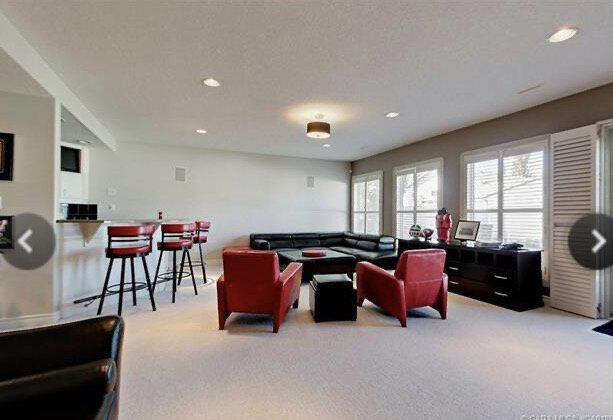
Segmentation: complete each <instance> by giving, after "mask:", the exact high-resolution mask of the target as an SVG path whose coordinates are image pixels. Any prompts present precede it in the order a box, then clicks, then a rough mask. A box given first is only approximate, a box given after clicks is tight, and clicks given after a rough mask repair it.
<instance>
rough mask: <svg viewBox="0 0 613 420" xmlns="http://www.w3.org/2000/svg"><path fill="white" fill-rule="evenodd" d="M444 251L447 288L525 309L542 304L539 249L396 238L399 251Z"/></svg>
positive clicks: (511, 307)
mask: <svg viewBox="0 0 613 420" xmlns="http://www.w3.org/2000/svg"><path fill="white" fill-rule="evenodd" d="M427 248H439V249H444V250H445V251H446V252H447V260H446V262H445V273H447V276H448V277H449V291H450V292H454V293H458V294H461V295H464V296H468V297H471V298H475V299H478V300H481V301H484V302H488V303H492V304H494V305H498V306H502V307H505V308H509V309H513V310H515V311H525V310H528V309H534V308H538V307H540V306H543V296H542V294H543V292H542V289H543V287H542V282H543V279H542V273H541V251H535V250H515V251H513V250H499V249H491V248H482V247H476V246H472V245H461V244H459V243H457V244H456V243H444V242H436V241H424V240H423V239H407V240H405V239H399V240H398V255H400V254H401V253H402V252H404V251H406V250H410V249H427Z"/></svg>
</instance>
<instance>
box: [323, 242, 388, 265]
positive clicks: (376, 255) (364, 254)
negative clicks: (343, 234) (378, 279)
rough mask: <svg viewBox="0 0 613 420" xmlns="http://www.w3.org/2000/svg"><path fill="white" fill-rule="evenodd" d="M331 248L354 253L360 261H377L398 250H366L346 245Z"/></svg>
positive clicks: (350, 253)
mask: <svg viewBox="0 0 613 420" xmlns="http://www.w3.org/2000/svg"><path fill="white" fill-rule="evenodd" d="M330 249H332V250H334V251H337V252H343V253H345V254H349V255H353V256H354V257H356V258H357V259H358V261H369V262H373V263H374V262H375V261H377V260H378V259H380V258H387V257H392V258H394V257H395V256H396V251H393V250H392V251H364V250H362V249H358V248H351V247H344V246H333V247H331V248H330Z"/></svg>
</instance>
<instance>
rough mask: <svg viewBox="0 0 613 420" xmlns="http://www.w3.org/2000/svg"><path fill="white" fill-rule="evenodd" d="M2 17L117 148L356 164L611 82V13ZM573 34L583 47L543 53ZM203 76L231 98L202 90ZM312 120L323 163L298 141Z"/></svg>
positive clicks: (588, 9)
mask: <svg viewBox="0 0 613 420" xmlns="http://www.w3.org/2000/svg"><path fill="white" fill-rule="evenodd" d="M0 10H1V11H2V12H3V13H4V14H5V15H6V16H7V18H8V19H9V20H10V21H11V22H12V23H13V24H14V25H15V26H16V27H17V28H18V29H19V30H20V31H21V33H22V35H23V36H24V37H25V38H26V39H27V40H28V41H29V42H30V43H31V44H32V45H33V46H34V48H35V49H37V50H38V52H39V53H40V54H41V55H42V56H43V58H45V59H46V60H47V61H48V63H49V64H50V65H51V67H52V68H53V69H54V70H55V71H56V72H57V73H58V75H59V76H60V77H62V78H63V80H64V81H65V83H66V84H67V85H68V86H69V87H70V88H71V89H72V90H73V91H74V92H75V93H76V95H77V96H78V97H79V98H80V99H81V100H82V101H83V103H85V104H86V105H87V106H88V107H89V109H90V110H91V111H92V112H93V113H94V114H95V115H96V116H97V117H98V119H99V120H100V121H101V122H102V123H103V124H104V125H105V126H106V127H107V128H108V129H109V130H110V131H111V133H112V134H113V135H114V136H115V137H116V138H117V140H118V141H120V142H121V141H140V142H151V143H167V144H177V145H190V146H197V147H205V148H215V149H224V150H236V151H244V152H257V153H266V154H276V155H288V156H301V157H312V158H323V159H338V160H355V159H358V158H362V157H365V156H369V155H373V154H375V153H379V152H382V151H384V150H388V149H392V148H394V147H396V146H399V145H403V144H407V143H410V142H413V141H417V140H420V139H424V138H427V137H430V136H433V135H436V134H439V133H443V132H446V131H450V130H453V129H457V128H460V127H463V126H467V125H470V124H474V123H477V122H480V121H485V120H488V119H491V118H494V117H497V116H501V115H504V114H508V113H511V112H514V111H518V110H521V109H524V108H528V107H531V106H534V105H537V104H540V103H544V102H547V101H550V100H552V99H555V98H559V97H563V96H566V95H569V94H572V93H575V92H579V91H582V90H585V89H589V88H592V87H595V86H599V85H602V84H605V83H609V82H613V54H611V45H613V22H612V21H613V19H612V18H613V2H611V1H591V2H580V3H579V2H561V1H544V0H541V1H532V2H531V1H522V2H516V1H513V2H489V1H488V2H486V1H482V2H475V1H453V2H452V1H447V2H424V1H407V0H399V1H375V0H373V1H349V0H348V1H326V2H320V1H287V0H285V1H263V0H262V1H232V2H229V1H221V0H220V1H209V2H191V3H188V2H170V1H130V2H125V1H105V2H100V1H89V0H87V1H79V2H74V1H68V0H66V1H59V0H47V1H44V2H42V1H36V0H34V1H32V0H20V1H9V0H0ZM564 25H573V26H578V27H579V28H580V32H579V34H578V35H577V36H576V37H575V38H573V39H571V40H570V41H568V42H564V43H560V44H550V43H548V42H546V41H545V39H546V38H547V37H548V36H549V35H550V34H551V33H552V32H554V31H555V30H556V29H558V28H560V27H562V26H564ZM206 76H214V77H216V78H217V79H219V80H220V81H221V82H222V86H221V87H220V88H215V89H212V88H206V87H204V86H202V84H201V83H200V80H201V79H202V78H203V77H206ZM537 83H543V87H542V88H541V89H539V90H536V91H533V92H529V93H526V94H523V95H518V94H517V91H519V90H521V89H524V88H526V87H529V86H532V85H535V84H537ZM297 107H299V109H297ZM388 111H398V112H400V113H401V116H400V117H398V118H396V119H387V118H385V117H384V115H385V113H387V112H388ZM319 112H321V113H323V114H325V115H326V118H324V119H326V120H329V121H330V122H331V123H332V137H331V138H330V140H329V143H331V144H332V147H331V148H329V149H324V148H322V147H321V143H322V141H316V140H312V139H309V138H307V137H306V136H305V135H304V131H305V124H306V122H307V120H308V119H311V118H312V119H314V118H315V117H314V115H315V114H317V113H319ZM197 128H205V129H207V130H208V131H209V133H208V134H205V135H199V134H196V133H195V132H194V130H196V129H197Z"/></svg>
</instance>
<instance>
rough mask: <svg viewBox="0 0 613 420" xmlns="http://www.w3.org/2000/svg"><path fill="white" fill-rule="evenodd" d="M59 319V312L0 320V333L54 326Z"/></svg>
mask: <svg viewBox="0 0 613 420" xmlns="http://www.w3.org/2000/svg"><path fill="white" fill-rule="evenodd" d="M59 319H60V313H59V312H52V313H50V314H33V315H22V316H18V317H15V318H0V331H14V330H23V329H28V328H36V327H42V326H45V325H51V324H55V323H57V322H58V321H59Z"/></svg>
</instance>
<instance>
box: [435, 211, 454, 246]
mask: <svg viewBox="0 0 613 420" xmlns="http://www.w3.org/2000/svg"><path fill="white" fill-rule="evenodd" d="M452 226H453V219H452V218H451V215H450V214H439V215H437V216H436V234H437V235H438V239H439V241H445V242H449V239H450V236H451V227H452Z"/></svg>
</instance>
